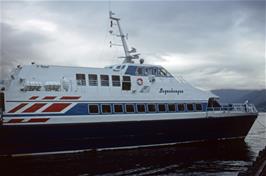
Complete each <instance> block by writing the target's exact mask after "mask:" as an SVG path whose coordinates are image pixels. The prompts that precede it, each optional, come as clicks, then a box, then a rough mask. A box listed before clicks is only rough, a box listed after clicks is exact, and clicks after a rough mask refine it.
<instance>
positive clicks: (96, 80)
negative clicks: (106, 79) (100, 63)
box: [88, 74, 99, 86]
mask: <svg viewBox="0 0 266 176" xmlns="http://www.w3.org/2000/svg"><path fill="white" fill-rule="evenodd" d="M90 76H96V79H95V80H91V79H90ZM88 80H89V86H98V85H99V84H98V82H99V81H98V75H97V74H88ZM91 81H94V82H95V83H96V84H91V83H93V82H91Z"/></svg>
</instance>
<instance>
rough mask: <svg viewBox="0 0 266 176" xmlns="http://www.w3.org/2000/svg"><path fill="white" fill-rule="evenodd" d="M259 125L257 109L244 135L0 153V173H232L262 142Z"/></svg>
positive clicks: (264, 118) (262, 120) (265, 132)
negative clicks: (66, 150) (132, 145)
mask: <svg viewBox="0 0 266 176" xmlns="http://www.w3.org/2000/svg"><path fill="white" fill-rule="evenodd" d="M265 126H266V113H261V114H260V115H259V118H258V119H257V120H256V122H255V123H254V125H253V127H252V129H251V131H250V133H249V135H248V136H247V137H246V139H245V141H243V140H242V141H241V140H224V141H212V142H201V143H193V144H179V145H172V146H163V147H151V148H142V149H131V150H113V151H100V152H99V151H98V152H96V151H91V152H85V153H76V154H60V155H50V156H48V155H47V156H34V157H24V158H23V157H20V158H1V159H0V175H1V176H8V175H27V176H28V175H77V176H87V175H102V176H113V175H116V176H119V175H178V176H181V175H208V176H212V175H219V176H227V175H228V176H232V175H238V173H239V172H241V171H245V170H246V169H247V167H248V166H249V165H251V164H252V161H254V160H255V158H256V156H257V155H258V153H259V151H260V150H262V149H263V148H264V147H265V146H266V129H265ZM0 145H1V142H0Z"/></svg>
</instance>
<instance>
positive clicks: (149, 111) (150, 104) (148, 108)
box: [147, 103, 157, 113]
mask: <svg viewBox="0 0 266 176" xmlns="http://www.w3.org/2000/svg"><path fill="white" fill-rule="evenodd" d="M149 105H154V109H155V111H150V110H149ZM147 112H148V113H156V112H157V109H156V103H147Z"/></svg>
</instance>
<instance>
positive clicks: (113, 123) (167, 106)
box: [0, 12, 258, 156]
mask: <svg viewBox="0 0 266 176" xmlns="http://www.w3.org/2000/svg"><path fill="white" fill-rule="evenodd" d="M110 20H111V27H113V26H116V27H117V28H118V31H119V35H117V36H118V37H120V38H121V42H122V46H123V48H124V52H125V56H124V61H123V63H121V64H117V65H112V66H107V67H104V68H85V67H67V66H53V65H39V64H35V63H32V64H30V65H25V66H20V65H18V66H17V67H16V68H15V69H14V70H13V71H12V73H11V74H10V77H9V80H6V81H2V82H1V83H2V84H1V86H0V88H1V92H0V100H1V101H0V111H1V120H0V122H1V123H0V141H1V143H0V155H11V156H21V155H32V154H51V153H60V152H75V151H86V150H94V149H100V150H104V149H121V148H131V147H147V146H156V145H168V144H176V143H183V142H194V141H205V140H217V139H228V138H243V139H244V138H245V136H246V135H247V134H248V132H249V130H250V128H251V126H252V124H253V123H254V121H255V120H256V118H257V115H258V113H257V110H256V108H255V107H254V105H252V104H248V103H247V102H246V103H244V104H228V105H221V104H220V103H219V97H218V96H216V95H214V94H212V93H210V92H205V91H202V90H200V89H197V88H195V87H192V86H191V85H190V84H189V83H187V82H186V81H185V80H184V79H182V78H175V77H174V76H173V75H171V74H170V73H169V72H168V71H167V70H166V69H165V68H163V67H162V66H160V65H149V64H144V60H143V59H139V54H137V53H136V49H135V48H132V49H130V50H129V49H128V46H127V42H126V39H125V38H126V36H125V35H124V33H123V32H122V29H121V26H120V19H119V18H117V17H114V14H113V13H112V12H110ZM110 33H113V32H112V31H110Z"/></svg>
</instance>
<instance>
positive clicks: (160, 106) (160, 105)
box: [158, 104, 166, 112]
mask: <svg viewBox="0 0 266 176" xmlns="http://www.w3.org/2000/svg"><path fill="white" fill-rule="evenodd" d="M158 110H159V112H165V110H166V108H165V104H158Z"/></svg>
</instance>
